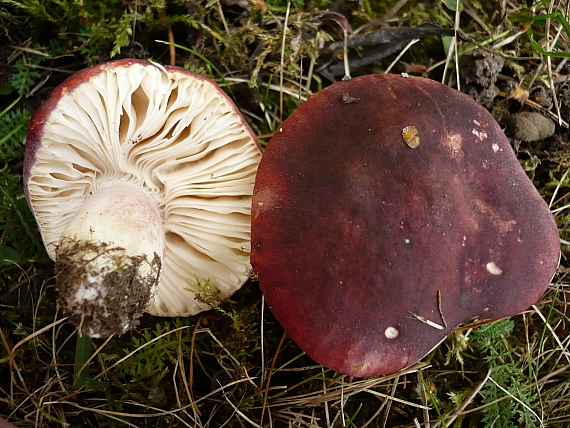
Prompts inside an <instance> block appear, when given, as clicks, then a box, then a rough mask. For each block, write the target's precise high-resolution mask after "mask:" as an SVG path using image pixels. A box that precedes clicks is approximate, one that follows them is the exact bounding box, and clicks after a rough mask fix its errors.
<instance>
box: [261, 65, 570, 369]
mask: <svg viewBox="0 0 570 428" xmlns="http://www.w3.org/2000/svg"><path fill="white" fill-rule="evenodd" d="M559 254H560V244H559V238H558V233H557V228H556V224H555V222H554V220H553V217H552V215H551V213H550V210H549V208H548V206H547V204H546V203H545V202H544V201H543V200H542V198H541V196H540V195H539V193H538V192H537V191H536V189H535V188H534V186H533V184H532V183H531V181H530V180H529V179H528V178H527V176H526V175H525V173H524V171H523V170H522V168H521V166H520V164H519V163H518V161H517V159H516V157H515V155H514V153H513V150H512V149H511V147H510V145H509V142H508V141H507V139H506V138H505V136H504V134H503V132H502V131H501V129H500V128H499V126H498V125H497V123H496V121H495V120H494V119H493V117H492V116H491V115H490V114H489V112H487V110H485V109H484V108H483V107H481V106H480V105H478V104H477V103H476V102H475V101H473V100H472V99H471V98H469V97H468V96H466V95H464V94H462V93H460V92H458V91H455V90H453V89H451V88H449V87H447V86H444V85H442V84H440V83H437V82H434V81H431V80H428V79H421V78H413V77H409V78H405V77H402V76H397V75H371V76H365V77H360V78H356V79H352V80H349V81H345V82H338V83H336V84H334V85H332V86H330V87H328V88H326V89H324V90H323V91H322V92H320V93H319V94H318V95H316V96H314V97H312V98H311V99H309V100H308V101H307V102H306V103H305V104H303V105H302V106H301V107H300V108H299V109H298V111H297V112H295V113H294V114H293V115H292V116H291V117H290V118H289V119H287V120H286V121H285V122H284V123H283V125H282V127H281V128H280V129H279V130H278V132H277V133H276V134H275V137H273V139H272V140H271V141H270V143H269V145H268V147H267V150H266V152H265V155H264V158H263V160H262V161H261V164H260V167H259V170H258V174H257V178H256V185H255V189H254V197H253V212H252V255H251V261H252V265H253V267H254V269H255V271H256V272H257V276H258V278H259V283H260V285H261V288H262V290H263V292H264V294H265V297H266V299H267V302H268V304H269V306H270V307H271V310H272V312H273V313H274V314H275V316H276V317H277V319H278V320H279V321H280V322H281V323H282V325H283V326H284V328H285V329H286V330H287V332H288V333H289V334H290V336H291V338H292V339H293V340H294V341H295V342H297V344H298V345H299V346H300V347H301V348H302V349H303V350H304V351H306V352H307V354H308V355H309V356H311V357H312V358H313V359H315V360H316V361H318V362H319V363H321V364H323V365H325V366H328V367H330V368H332V369H334V370H336V371H338V372H341V373H345V374H348V375H353V376H357V377H367V376H375V375H381V374H386V373H391V372H394V371H397V370H399V369H403V368H405V367H407V366H410V365H411V364H413V363H415V362H417V361H418V360H420V359H421V358H422V357H423V356H425V355H426V354H427V353H428V352H429V351H430V350H431V349H433V347H434V346H436V345H437V344H438V343H439V342H440V341H441V340H443V339H444V338H445V335H446V334H447V333H448V332H449V331H450V330H451V329H452V328H454V327H455V326H457V325H458V324H460V323H461V322H464V321H467V320H471V319H476V318H488V319H493V318H501V317H505V316H510V315H514V314H516V313H518V312H520V311H523V310H525V309H526V308H528V307H529V306H530V305H532V304H533V303H535V302H536V301H537V300H538V299H539V298H540V296H541V295H542V294H543V293H544V291H545V290H546V289H547V287H548V284H549V282H550V280H551V278H552V275H553V274H554V271H555V269H556V267H557V264H558V259H559Z"/></svg>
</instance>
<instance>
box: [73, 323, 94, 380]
mask: <svg viewBox="0 0 570 428" xmlns="http://www.w3.org/2000/svg"><path fill="white" fill-rule="evenodd" d="M91 342H92V340H91V337H89V336H87V335H86V334H81V333H80V332H79V331H78V332H77V341H76V343H75V365H74V367H73V378H74V379H75V382H74V386H75V389H79V388H82V387H84V386H87V383H88V382H89V365H87V366H85V367H83V366H84V365H85V363H86V362H87V361H89V358H91ZM82 369H83V370H82Z"/></svg>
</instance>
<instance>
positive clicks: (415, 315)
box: [410, 312, 444, 330]
mask: <svg viewBox="0 0 570 428" xmlns="http://www.w3.org/2000/svg"><path fill="white" fill-rule="evenodd" d="M410 314H412V315H413V316H414V317H415V318H416V319H417V320H419V321H421V322H423V323H424V324H427V325H429V326H430V327H433V328H437V329H438V330H443V329H444V327H443V326H442V325H439V324H437V323H435V322H433V321H430V320H428V319H427V318H424V317H422V316H421V315H417V314H414V313H413V312H410Z"/></svg>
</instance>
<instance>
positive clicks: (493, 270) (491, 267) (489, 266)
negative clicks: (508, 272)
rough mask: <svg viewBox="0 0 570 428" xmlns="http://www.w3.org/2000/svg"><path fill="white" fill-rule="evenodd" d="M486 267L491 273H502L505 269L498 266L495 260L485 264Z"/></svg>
mask: <svg viewBox="0 0 570 428" xmlns="http://www.w3.org/2000/svg"><path fill="white" fill-rule="evenodd" d="M485 268H486V269H487V271H488V272H489V273H490V274H491V275H502V274H503V269H501V268H500V267H499V266H497V265H496V264H495V263H494V262H489V263H487V264H486V265H485Z"/></svg>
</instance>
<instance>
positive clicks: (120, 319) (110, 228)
mask: <svg viewBox="0 0 570 428" xmlns="http://www.w3.org/2000/svg"><path fill="white" fill-rule="evenodd" d="M165 245H166V244H165V236H164V230H163V228H162V221H161V218H160V214H159V212H158V210H157V207H156V204H155V203H154V201H153V200H152V199H151V198H150V197H149V196H148V195H146V194H145V193H144V192H143V191H141V190H140V189H137V188H135V187H134V186H130V185H126V184H116V185H112V186H108V187H103V188H100V189H98V190H97V191H96V192H94V193H93V195H91V196H90V197H89V198H88V199H87V200H86V201H85V203H84V204H83V206H82V207H81V208H80V210H79V211H78V212H77V214H76V215H75V217H73V218H72V219H71V221H70V222H69V224H68V225H67V227H66V228H65V230H64V232H63V234H62V237H61V239H60V241H59V245H58V248H57V252H56V275H57V285H58V289H59V292H60V302H61V304H62V306H63V307H64V309H65V311H66V312H67V314H68V315H69V316H70V318H71V321H72V322H73V323H74V324H76V325H77V326H78V327H79V329H80V330H82V331H84V332H85V333H87V334H88V335H89V336H91V337H105V336H109V335H110V334H113V333H115V334H122V333H125V332H126V331H127V330H128V329H130V328H133V326H134V325H136V324H138V322H137V318H139V317H140V316H141V314H142V312H143V310H144V309H145V307H146V306H147V304H148V302H149V300H150V299H151V297H152V295H153V293H154V292H155V291H156V287H157V285H158V281H159V279H160V271H161V267H162V263H163V257H164V253H165Z"/></svg>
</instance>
